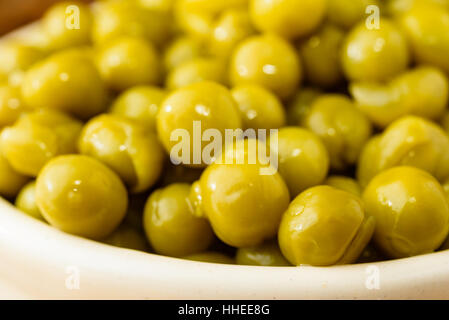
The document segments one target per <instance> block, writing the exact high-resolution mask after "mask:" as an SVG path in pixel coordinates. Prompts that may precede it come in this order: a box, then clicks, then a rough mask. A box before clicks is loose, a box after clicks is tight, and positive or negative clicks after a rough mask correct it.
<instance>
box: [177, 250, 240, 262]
mask: <svg viewBox="0 0 449 320" xmlns="http://www.w3.org/2000/svg"><path fill="white" fill-rule="evenodd" d="M183 259H186V260H191V261H197V262H207V263H218V264H235V260H234V259H233V258H231V257H229V256H227V255H225V254H223V253H220V252H212V251H210V252H202V253H197V254H192V255H189V256H185V257H183Z"/></svg>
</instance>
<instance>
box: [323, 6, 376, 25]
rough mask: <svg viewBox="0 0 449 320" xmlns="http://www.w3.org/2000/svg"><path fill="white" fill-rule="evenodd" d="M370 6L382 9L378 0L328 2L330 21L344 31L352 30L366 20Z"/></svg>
mask: <svg viewBox="0 0 449 320" xmlns="http://www.w3.org/2000/svg"><path fill="white" fill-rule="evenodd" d="M368 6H377V7H378V8H379V7H380V2H379V1H378V0H328V10H327V18H328V20H329V21H330V22H331V23H333V24H335V25H337V26H339V27H341V28H344V29H350V28H351V27H353V26H354V25H355V24H357V23H358V22H360V21H362V20H364V19H366V18H367V17H368V14H367V13H366V10H367V7H368Z"/></svg>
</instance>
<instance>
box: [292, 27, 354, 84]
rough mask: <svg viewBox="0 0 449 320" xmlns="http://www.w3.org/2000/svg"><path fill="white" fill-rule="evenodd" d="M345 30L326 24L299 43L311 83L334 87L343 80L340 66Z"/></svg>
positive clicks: (305, 71)
mask: <svg viewBox="0 0 449 320" xmlns="http://www.w3.org/2000/svg"><path fill="white" fill-rule="evenodd" d="M344 36H345V34H344V32H343V31H342V30H341V29H339V28H337V27H335V26H332V25H329V24H327V25H325V26H323V27H322V28H321V29H320V30H318V31H317V32H316V33H314V34H312V35H311V36H310V37H309V38H307V39H305V40H304V41H302V42H301V43H300V45H299V53H300V55H301V58H302V62H303V67H304V73H305V78H306V79H307V81H308V82H309V83H310V84H311V85H315V86H318V87H320V88H332V87H335V86H337V85H339V84H340V83H341V82H342V80H343V72H342V70H341V66H340V49H341V46H342V43H343V39H344Z"/></svg>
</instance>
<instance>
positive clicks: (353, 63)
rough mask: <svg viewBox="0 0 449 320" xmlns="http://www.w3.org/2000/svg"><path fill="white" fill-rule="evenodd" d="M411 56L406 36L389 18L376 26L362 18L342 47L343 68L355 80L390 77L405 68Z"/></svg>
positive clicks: (382, 79)
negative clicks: (370, 27) (372, 27)
mask: <svg viewBox="0 0 449 320" xmlns="http://www.w3.org/2000/svg"><path fill="white" fill-rule="evenodd" d="M409 60H410V57H409V49H408V45H407V41H406V39H405V36H404V35H403V34H402V32H401V31H400V30H399V29H398V27H397V26H396V25H394V24H393V22H391V21H389V20H388V19H386V18H383V19H382V20H381V22H380V27H379V28H374V29H368V28H367V27H366V25H365V22H361V23H360V24H358V25H357V26H355V27H354V28H353V29H352V30H351V32H350V33H349V35H348V36H347V37H346V40H345V41H344V44H343V47H342V60H341V61H342V66H343V71H344V73H345V75H346V77H347V78H348V79H349V80H352V81H384V80H388V79H389V78H391V77H393V76H395V75H397V74H399V73H401V72H403V71H404V70H405V69H406V68H407V66H408V64H409Z"/></svg>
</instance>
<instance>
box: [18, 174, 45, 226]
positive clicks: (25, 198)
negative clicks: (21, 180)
mask: <svg viewBox="0 0 449 320" xmlns="http://www.w3.org/2000/svg"><path fill="white" fill-rule="evenodd" d="M14 204H15V206H16V207H17V208H19V209H20V210H21V211H22V212H24V213H26V214H27V215H29V216H30V217H33V218H35V219H38V220H41V221H45V218H44V217H43V216H42V213H41V211H40V210H39V208H38V207H37V204H36V181H31V182H30V183H28V184H26V185H25V186H24V187H23V188H22V189H21V190H20V192H19V194H18V195H17V197H16V200H15V202H14Z"/></svg>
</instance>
